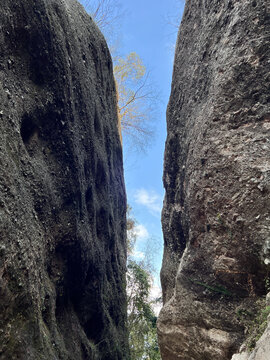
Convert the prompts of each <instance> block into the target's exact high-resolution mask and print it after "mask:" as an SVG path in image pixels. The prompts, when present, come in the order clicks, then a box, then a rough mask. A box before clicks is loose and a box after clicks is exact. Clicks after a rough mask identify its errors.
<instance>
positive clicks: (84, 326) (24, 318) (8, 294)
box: [0, 0, 128, 360]
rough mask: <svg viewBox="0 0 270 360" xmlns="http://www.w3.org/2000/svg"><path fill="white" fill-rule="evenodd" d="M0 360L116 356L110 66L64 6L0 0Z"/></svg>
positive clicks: (118, 185)
mask: <svg viewBox="0 0 270 360" xmlns="http://www.w3.org/2000/svg"><path fill="white" fill-rule="evenodd" d="M0 48H1V52H0V79H1V80H0V107H1V108H0V128H1V130H0V359H1V360H2V359H3V360H5V359H7V360H12V359H22V360H24V359H25V360H26V359H27V360H32V359H33V360H40V359H46V360H52V359H53V360H58V359H64V360H66V359H70V360H73V359H74V360H75V359H76V360H81V359H102V360H104V359H107V360H112V359H118V360H119V359H126V358H127V357H128V356H127V354H128V350H127V336H126V331H125V330H126V329H125V322H126V315H125V314H126V298H125V260H126V249H125V233H126V230H125V229H126V224H125V212H126V199H125V189H124V183H123V172H122V149H121V144H120V141H119V134H118V129H117V110H116V96H115V85H114V80H113V74H112V62H111V58H110V54H109V51H108V49H107V45H106V43H105V40H104V38H103V36H102V35H101V33H100V32H99V31H98V29H97V28H96V26H95V25H94V23H93V22H92V20H91V19H90V18H89V16H88V15H87V14H86V13H85V11H84V10H83V8H82V6H81V5H79V4H78V3H77V2H76V1H75V0H65V1H62V0H50V1H48V0H27V1H25V0H16V1H14V0H2V1H1V12H0Z"/></svg>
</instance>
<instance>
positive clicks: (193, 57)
mask: <svg viewBox="0 0 270 360" xmlns="http://www.w3.org/2000/svg"><path fill="white" fill-rule="evenodd" d="M269 40H270V17H269V2H268V1H267V0H261V1H255V0H254V1H251V0H243V1H237V0H234V1H232V0H222V1H220V0H211V1H206V0H205V1H197V0H187V1H186V6H185V12H184V15H183V20H182V23H181V27H180V31H179V35H178V41H177V46H176V53H175V64H174V73H173V80H172V89H171V97H170V101H169V105H168V110H167V119H168V120H167V121H168V125H167V129H168V136H167V141H166V150H165V163H164V179H163V180H164V186H165V190H166V196H165V202H164V208H163V216H162V223H163V232H164V240H165V250H164V258H163V266H162V272H161V281H162V288H163V298H164V307H163V309H162V310H161V313H160V316H159V321H158V332H159V342H160V346H161V353H162V358H163V359H164V360H174V359H178V360H179V359H181V360H202V359H203V360H213V359H215V360H226V359H231V357H232V355H233V353H234V352H236V350H237V349H238V347H239V346H240V344H241V342H242V340H243V339H244V324H243V322H242V318H241V314H249V313H251V317H252V316H253V315H252V314H254V313H255V304H256V300H257V299H258V298H261V297H262V296H264V295H265V292H266V289H265V278H266V277H267V276H269V263H270V252H269V249H270V246H269V244H270V237H269V236H270V212H269V209H270V106H269V101H270V97H269V85H270V72H269V70H270V65H269Z"/></svg>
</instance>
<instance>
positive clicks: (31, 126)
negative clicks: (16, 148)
mask: <svg viewBox="0 0 270 360" xmlns="http://www.w3.org/2000/svg"><path fill="white" fill-rule="evenodd" d="M37 135H38V127H37V126H36V124H35V123H34V121H33V119H32V118H31V117H30V116H29V115H27V114H26V115H24V116H23V118H22V124H21V137H22V140H23V142H24V144H26V145H27V144H29V143H30V141H31V139H32V138H33V137H35V136H36V137H37Z"/></svg>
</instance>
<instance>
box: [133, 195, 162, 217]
mask: <svg viewBox="0 0 270 360" xmlns="http://www.w3.org/2000/svg"><path fill="white" fill-rule="evenodd" d="M134 198H135V201H136V203H137V204H141V205H144V206H145V207H146V208H147V209H148V210H149V211H150V212H151V213H154V214H160V212H161V209H162V198H161V196H160V195H158V194H157V193H155V192H154V191H147V190H145V189H139V190H137V191H136V192H135V196H134Z"/></svg>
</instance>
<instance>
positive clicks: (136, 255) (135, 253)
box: [132, 250, 145, 260]
mask: <svg viewBox="0 0 270 360" xmlns="http://www.w3.org/2000/svg"><path fill="white" fill-rule="evenodd" d="M132 256H133V257H134V258H135V259H136V260H142V259H144V257H145V254H144V253H143V252H142V251H138V250H134V251H133V253H132Z"/></svg>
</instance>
